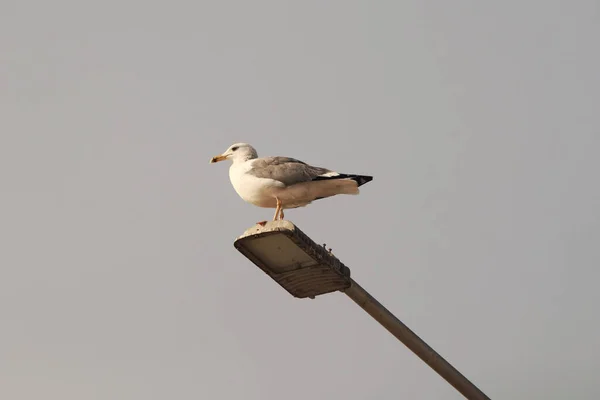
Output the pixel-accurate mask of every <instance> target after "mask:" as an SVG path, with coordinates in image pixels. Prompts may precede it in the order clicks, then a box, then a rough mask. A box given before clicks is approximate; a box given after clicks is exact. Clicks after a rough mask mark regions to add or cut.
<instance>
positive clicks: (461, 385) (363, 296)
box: [344, 279, 490, 400]
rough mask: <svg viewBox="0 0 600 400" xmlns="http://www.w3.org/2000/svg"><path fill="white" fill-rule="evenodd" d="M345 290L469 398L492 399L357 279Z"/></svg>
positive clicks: (476, 399) (470, 399)
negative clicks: (357, 281)
mask: <svg viewBox="0 0 600 400" xmlns="http://www.w3.org/2000/svg"><path fill="white" fill-rule="evenodd" d="M344 293H345V294H346V295H347V296H348V297H350V298H351V299H352V300H353V301H354V302H355V303H356V304H358V305H359V306H360V307H361V308H362V309H363V310H365V311H366V312H367V313H368V314H369V315H370V316H371V317H373V319H375V320H376V321H377V322H379V323H380V324H381V326H383V327H384V328H385V329H387V330H388V331H389V332H390V333H391V334H392V335H394V336H395V337H396V338H397V339H398V340H399V341H401V342H402V343H404V345H405V346H406V347H408V348H409V349H410V350H411V351H412V352H413V353H415V354H416V355H417V356H418V357H419V358H420V359H421V360H423V361H424V362H425V363H426V364H427V365H429V366H430V367H431V368H432V369H433V370H434V371H435V372H437V373H438V375H440V376H441V377H442V378H444V379H445V380H446V381H447V382H448V383H449V384H451V385H452V386H454V388H455V389H456V390H458V391H459V392H460V393H462V395H463V396H465V397H466V398H467V399H469V400H490V398H489V397H487V396H486V395H485V394H484V393H483V392H482V391H481V390H479V389H478V388H477V386H475V385H474V384H473V383H472V382H471V381H469V380H468V379H467V378H466V377H465V376H464V375H463V374H461V373H460V372H458V370H457V369H456V368H454V367H453V366H452V365H451V364H450V363H449V362H448V361H446V360H445V359H444V358H443V357H442V356H440V355H439V354H438V353H437V352H436V351H435V350H433V349H432V348H431V347H430V346H429V345H428V344H427V343H425V342H424V341H423V340H422V339H421V338H420V337H418V336H417V335H416V334H415V333H414V332H413V331H411V330H410V329H409V328H408V327H407V326H406V325H404V323H402V321H400V320H399V319H398V318H396V317H395V316H394V314H392V313H391V312H390V311H389V310H388V309H387V308H385V307H384V306H383V304H381V303H380V302H378V301H377V299H375V298H374V297H373V296H371V295H370V294H369V293H368V292H367V291H366V290H365V289H363V288H362V287H361V286H360V285H359V284H358V283H356V281H354V279H352V280H351V286H350V287H349V288H348V289H345V290H344Z"/></svg>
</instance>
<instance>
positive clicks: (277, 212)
mask: <svg viewBox="0 0 600 400" xmlns="http://www.w3.org/2000/svg"><path fill="white" fill-rule="evenodd" d="M275 200H277V207H276V208H275V215H274V216H273V221H277V217H278V216H279V212H280V211H281V200H279V198H277V197H275Z"/></svg>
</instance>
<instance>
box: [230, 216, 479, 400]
mask: <svg viewBox="0 0 600 400" xmlns="http://www.w3.org/2000/svg"><path fill="white" fill-rule="evenodd" d="M234 246H235V248H236V249H238V251H240V252H241V253H242V254H243V255H244V256H246V258H248V259H249V260H250V261H252V262H253V263H254V264H255V265H256V266H258V267H259V268H260V269H262V270H263V271H264V272H265V273H266V274H267V275H269V276H270V277H271V278H272V279H273V280H275V282H277V283H278V284H279V285H281V286H282V287H283V288H284V289H285V290H287V291H288V292H289V293H290V294H291V295H293V296H294V297H298V298H307V297H308V298H312V299H314V298H315V297H316V296H319V295H323V294H326V293H331V292H336V291H340V292H344V293H345V294H346V295H347V296H348V297H350V298H351V299H352V300H353V301H354V302H355V303H356V304H358V305H359V306H360V307H361V308H362V309H363V310H365V311H366V312H367V313H368V314H369V315H371V317H373V318H374V319H375V320H376V321H377V322H379V323H380V324H381V325H382V326H383V327H384V328H386V329H387V330H388V331H389V332H390V333H391V334H392V335H394V336H395V337H396V338H397V339H398V340H400V341H401V342H402V343H404V345H406V347H408V348H409V349H410V350H411V351H412V352H413V353H415V354H416V355H417V356H419V358H421V359H422V360H423V361H424V362H425V363H427V365H429V366H430V367H431V368H432V369H433V370H434V371H436V372H437V373H438V374H439V375H440V376H441V377H442V378H444V379H445V380H446V381H447V382H448V383H449V384H451V385H452V386H454V388H455V389H456V390H458V391H459V392H460V393H462V395H463V396H465V397H466V398H467V399H469V400H489V397H487V396H486V395H485V394H484V393H483V392H482V391H481V390H479V389H478V388H477V387H476V386H475V385H474V384H473V383H471V382H470V381H469V380H468V379H467V378H466V377H465V376H463V375H462V374H461V373H460V372H458V370H456V368H454V367H453V366H452V365H450V363H448V362H447V361H446V360H444V358H443V357H442V356H440V355H439V354H438V353H436V352H435V350H433V349H432V348H431V347H430V346H429V345H428V344H427V343H425V342H424V341H423V340H422V339H421V338H419V337H418V336H417V335H416V334H415V333H414V332H413V331H411V330H410V329H409V328H408V327H407V326H406V325H404V324H403V323H402V321H400V320H399V319H398V318H396V317H395V316H394V314H392V313H391V312H390V311H389V310H388V309H386V308H385V307H384V306H383V305H382V304H381V303H379V302H378V301H377V300H376V299H375V298H374V297H373V296H371V295H370V294H369V293H368V292H367V291H366V290H364V289H363V288H362V287H361V286H360V285H359V284H358V283H356V282H355V281H354V280H353V279H352V278H351V277H350V269H349V268H348V267H347V266H345V265H344V264H343V263H342V262H341V261H340V260H338V259H337V257H335V256H334V255H333V254H332V253H331V251H329V250H327V249H326V248H325V246H324V245H323V246H319V245H318V244H316V243H315V242H314V241H313V240H312V239H310V238H309V237H308V236H307V235H306V234H304V233H303V232H302V231H301V230H300V229H299V228H298V227H297V226H295V225H294V224H292V223H291V222H289V221H285V220H279V221H269V222H267V223H266V224H257V225H255V226H253V227H252V228H249V229H247V230H246V232H244V233H243V234H242V236H240V237H239V238H237V239H236V241H235V242H234Z"/></svg>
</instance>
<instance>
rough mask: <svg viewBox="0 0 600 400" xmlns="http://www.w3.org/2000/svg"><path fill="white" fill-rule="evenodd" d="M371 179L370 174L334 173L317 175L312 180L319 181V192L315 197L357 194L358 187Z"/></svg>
mask: <svg viewBox="0 0 600 400" xmlns="http://www.w3.org/2000/svg"><path fill="white" fill-rule="evenodd" d="M372 180H373V177H372V176H367V175H355V174H352V175H351V174H336V175H333V174H332V175H328V176H323V175H321V176H318V177H316V178H315V179H313V181H321V182H320V184H319V185H317V187H319V189H320V191H322V192H320V193H319V194H318V195H317V197H316V199H322V198H325V197H329V196H333V195H336V194H359V192H360V191H359V190H358V187H359V186H362V185H364V184H365V183H368V182H370V181H372Z"/></svg>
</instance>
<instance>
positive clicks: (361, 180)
mask: <svg viewBox="0 0 600 400" xmlns="http://www.w3.org/2000/svg"><path fill="white" fill-rule="evenodd" d="M351 179H352V180H353V181H355V182H356V184H357V185H358V186H362V185H364V184H365V183H369V182H371V181H372V180H373V177H372V176H368V175H354V176H352V177H351Z"/></svg>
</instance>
